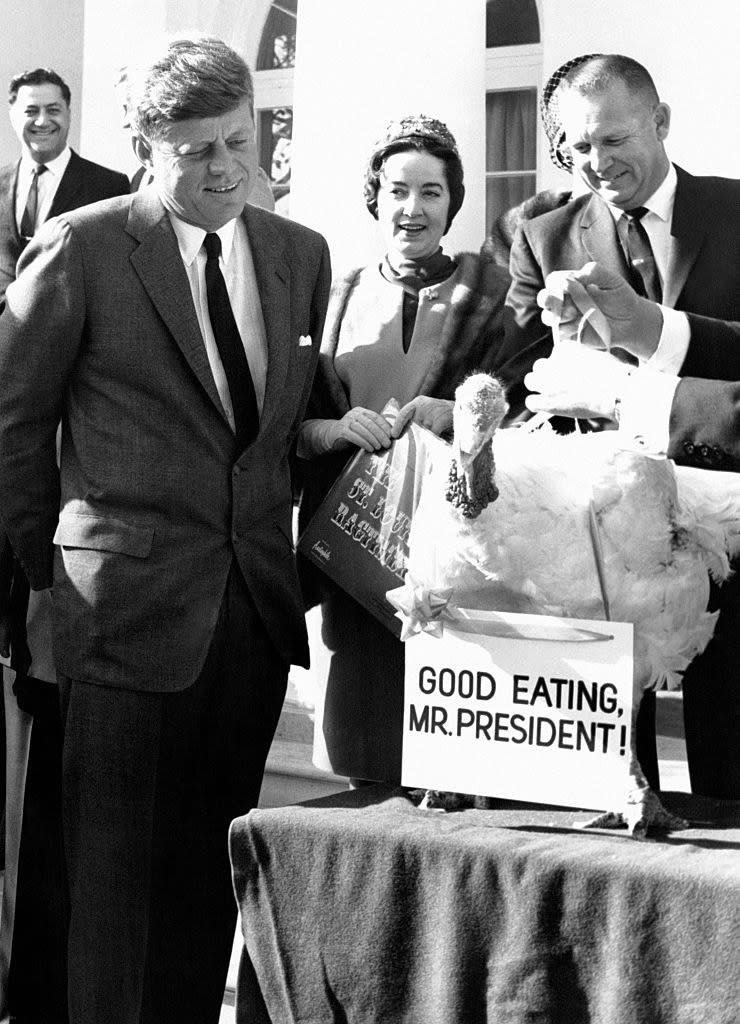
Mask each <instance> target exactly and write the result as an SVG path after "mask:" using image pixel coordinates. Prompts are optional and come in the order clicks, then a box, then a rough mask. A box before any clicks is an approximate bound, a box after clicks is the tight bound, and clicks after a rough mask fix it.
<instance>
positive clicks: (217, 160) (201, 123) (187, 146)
mask: <svg viewBox="0 0 740 1024" xmlns="http://www.w3.org/2000/svg"><path fill="white" fill-rule="evenodd" d="M138 145H139V146H140V147H143V151H142V149H140V150H139V156H140V159H143V161H144V162H145V163H146V164H148V165H149V166H151V168H152V170H153V172H154V181H155V183H156V185H157V188H158V189H159V194H160V197H161V199H162V202H163V203H164V205H165V207H166V208H167V209H168V210H169V211H170V212H171V213H174V214H175V215H176V216H178V217H180V218H181V220H184V221H186V222H187V223H188V224H194V225H195V226H196V227H200V228H203V229H204V230H205V231H217V230H218V229H219V228H220V227H223V225H224V224H226V223H227V221H230V220H232V219H233V218H234V217H238V216H239V214H240V213H241V211H242V210H243V208H244V204H245V203H246V201H247V199H248V197H249V194H250V192H251V191H252V188H253V186H254V183H255V181H256V179H257V145H256V141H255V132H254V120H253V118H252V114H251V111H250V105H249V101H248V100H244V101H243V102H242V103H241V104H240V105H239V106H238V107H237V108H236V109H235V110H232V111H231V112H230V113H227V114H220V115H219V116H218V117H202V118H201V117H195V118H191V119H189V120H187V121H174V122H172V123H170V124H169V125H168V126H167V127H166V128H165V130H164V131H163V133H162V135H161V136H160V137H159V138H157V139H155V140H154V141H153V142H152V143H151V145H149V144H147V143H145V142H144V141H143V140H139V142H138Z"/></svg>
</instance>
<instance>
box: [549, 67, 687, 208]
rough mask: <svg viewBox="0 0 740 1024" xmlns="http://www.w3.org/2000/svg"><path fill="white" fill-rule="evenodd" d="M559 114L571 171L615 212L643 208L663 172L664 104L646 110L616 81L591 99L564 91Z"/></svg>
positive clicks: (665, 164)
mask: <svg viewBox="0 0 740 1024" xmlns="http://www.w3.org/2000/svg"><path fill="white" fill-rule="evenodd" d="M559 110H560V118H561V121H562V124H563V128H564V130H565V137H566V142H567V144H568V146H569V147H570V151H571V153H572V156H573V166H574V168H575V170H576V171H577V172H578V174H579V175H580V177H581V178H582V179H583V181H584V182H585V184H586V185H587V186H588V188H589V189H590V190H591V191H592V192H595V193H596V195H598V196H600V197H601V198H602V199H604V200H605V201H606V202H607V203H612V204H613V205H614V206H617V207H618V208H619V209H620V210H631V209H634V208H635V207H636V206H642V205H643V204H644V203H645V201H646V200H647V199H649V198H650V196H651V195H652V194H653V192H655V190H656V189H657V187H658V186H659V185H660V184H661V182H662V181H663V179H664V178H665V176H666V174H667V172H668V166H669V165H668V157H667V156H666V153H665V149H664V148H663V140H664V139H665V137H666V136H667V135H668V128H669V125H670V110H669V108H668V107H667V106H666V105H665V103H658V104H657V105H656V106H655V107H650V106H649V105H648V104H647V103H646V102H645V101H644V100H643V99H642V98H641V97H640V96H639V95H636V94H635V93H633V92H631V91H630V90H629V89H628V88H627V86H626V85H625V84H624V83H623V82H618V83H617V84H615V85H614V86H611V87H610V88H609V91H608V92H603V93H596V94H594V95H591V96H583V95H581V94H580V93H578V92H575V91H574V90H568V91H566V92H565V93H564V94H563V96H562V98H561V100H560V107H559Z"/></svg>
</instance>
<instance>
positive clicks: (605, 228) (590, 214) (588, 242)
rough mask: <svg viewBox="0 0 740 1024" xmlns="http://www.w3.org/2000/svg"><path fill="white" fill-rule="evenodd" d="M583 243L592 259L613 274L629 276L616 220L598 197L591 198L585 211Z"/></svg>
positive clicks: (582, 221)
mask: <svg viewBox="0 0 740 1024" xmlns="http://www.w3.org/2000/svg"><path fill="white" fill-rule="evenodd" d="M581 241H582V243H583V248H584V249H585V250H586V252H587V254H588V256H589V258H590V259H592V260H594V261H595V262H596V263H600V264H602V266H605V267H606V268H607V269H608V270H611V271H612V272H613V273H616V274H619V275H621V276H622V277H626V276H627V263H626V261H625V258H624V253H623V252H622V247H621V245H620V244H619V238H618V236H617V228H616V225H615V223H614V218H613V217H612V215H611V213H610V212H609V208H608V207H607V205H606V203H604V202H603V201H602V200H601V199H599V198H598V196H591V198H590V199H589V201H588V203H587V204H586V206H585V208H584V210H583V214H582V216H581Z"/></svg>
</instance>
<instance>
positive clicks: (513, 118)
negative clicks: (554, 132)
mask: <svg viewBox="0 0 740 1024" xmlns="http://www.w3.org/2000/svg"><path fill="white" fill-rule="evenodd" d="M541 73H542V47H541V45H540V28H539V18H538V15H537V6H536V3H535V0H489V2H488V3H487V4H486V225H485V231H486V233H488V232H489V231H490V229H491V225H492V224H493V223H494V221H495V220H496V218H497V217H498V216H499V215H500V214H502V213H504V212H505V211H506V210H508V209H510V208H511V207H512V206H516V205H517V204H518V203H521V202H522V201H523V200H524V199H526V198H528V196H531V195H534V193H535V192H536V191H537V132H538V130H539V128H538V120H537V99H538V90H539V86H540V78H541Z"/></svg>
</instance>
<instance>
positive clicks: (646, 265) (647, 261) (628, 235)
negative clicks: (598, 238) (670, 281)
mask: <svg viewBox="0 0 740 1024" xmlns="http://www.w3.org/2000/svg"><path fill="white" fill-rule="evenodd" d="M647 212H648V211H647V209H646V208H645V207H644V206H637V207H635V209H634V210H627V211H625V212H624V213H623V214H622V216H621V217H620V218H619V220H618V221H617V231H618V233H619V238H620V240H621V242H622V248H623V249H624V255H625V258H626V260H627V265H628V267H629V271H630V284H631V285H632V287H633V288H634V289H635V291H636V292H637V293H638V294H639V295H644V296H646V297H647V298H648V299H652V301H653V302H660V301H661V299H662V298H663V289H662V288H661V285H660V275H659V274H658V268H657V266H656V265H655V256H654V255H653V249H652V246H651V245H650V239H649V238H648V233H647V231H646V230H645V225H644V224H643V223H642V218H643V217H644V216H645V214H646V213H647Z"/></svg>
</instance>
